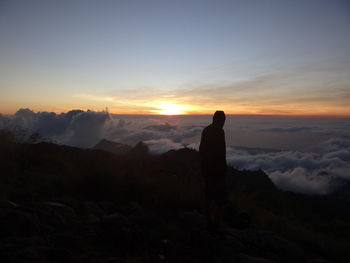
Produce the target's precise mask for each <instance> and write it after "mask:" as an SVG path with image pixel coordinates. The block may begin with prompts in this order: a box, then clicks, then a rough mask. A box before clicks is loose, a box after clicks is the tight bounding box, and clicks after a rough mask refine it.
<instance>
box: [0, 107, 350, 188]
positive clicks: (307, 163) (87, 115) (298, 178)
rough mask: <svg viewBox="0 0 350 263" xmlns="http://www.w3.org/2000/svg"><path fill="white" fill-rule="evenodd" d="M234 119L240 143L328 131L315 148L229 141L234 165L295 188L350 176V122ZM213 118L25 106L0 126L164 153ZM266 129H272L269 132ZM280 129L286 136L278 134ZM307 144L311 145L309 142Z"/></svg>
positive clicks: (193, 138) (190, 141)
mask: <svg viewBox="0 0 350 263" xmlns="http://www.w3.org/2000/svg"><path fill="white" fill-rule="evenodd" d="M230 118H231V117H228V123H227V124H228V127H227V129H228V130H227V133H226V137H227V138H228V135H229V134H230V132H231V135H232V134H235V136H236V135H237V136H238V138H237V137H235V138H234V139H235V141H237V142H240V141H241V142H242V141H243V138H245V137H247V136H248V137H247V138H246V139H254V140H255V141H257V142H258V141H259V140H261V141H262V140H265V141H268V142H269V141H272V142H274V140H276V139H275V138H284V140H286V138H287V139H288V140H290V142H288V143H289V144H295V142H296V140H298V138H299V137H300V136H299V133H298V132H303V133H307V134H308V136H309V137H310V138H311V137H315V136H314V135H315V133H322V134H327V136H326V135H324V137H322V140H321V143H319V141H317V143H318V144H317V147H314V148H317V151H316V150H315V151H314V152H303V151H300V150H299V151H291V150H276V149H265V148H252V147H243V146H239V147H238V146H236V147H233V146H230V145H229V144H228V147H227V162H228V163H229V164H230V165H232V166H234V167H238V168H240V169H248V170H257V169H262V170H264V171H265V172H266V173H267V174H268V175H269V176H270V178H271V180H272V181H273V182H274V183H275V185H276V186H277V187H279V188H280V189H283V190H288V191H293V192H301V193H310V194H327V193H329V192H331V191H333V189H335V188H336V187H337V186H338V185H339V182H341V181H343V180H350V173H349V171H350V138H349V136H346V133H348V130H349V128H350V126H349V124H348V121H346V120H336V121H335V122H334V123H335V124H334V125H329V123H328V121H327V122H325V123H324V124H322V123H320V121H316V124H315V122H313V123H310V120H309V119H300V120H295V119H287V120H286V119H281V118H267V117H264V118H256V117H254V118H253V117H245V118H243V117H237V118H235V119H232V120H230ZM208 121H210V117H208V118H204V119H203V117H196V118H192V117H191V118H189V119H186V118H184V117H181V118H180V117H179V118H166V119H165V117H156V116H141V117H137V116H126V115H124V116H122V115H118V116H116V115H110V114H109V113H108V112H105V111H101V112H96V111H82V110H72V111H69V112H67V113H61V114H56V113H53V112H33V111H31V110H30V109H20V110H19V111H17V112H16V114H15V115H14V116H11V117H7V116H3V115H0V128H10V129H14V130H21V131H25V136H27V137H29V136H30V135H31V134H32V133H34V132H39V133H40V134H41V135H42V136H44V137H46V138H50V139H51V140H53V141H55V142H57V143H60V144H66V145H71V146H77V147H82V148H89V147H91V146H93V145H95V144H96V143H97V142H98V141H99V140H101V139H108V140H112V141H115V142H119V143H124V144H129V145H131V146H133V145H135V144H136V143H138V142H140V141H144V142H145V143H146V144H147V145H148V146H149V147H150V151H151V153H154V154H159V153H163V152H166V151H168V150H171V149H179V148H182V147H184V146H186V147H189V148H193V149H197V150H198V146H199V136H200V134H201V131H202V130H203V123H207V122H208ZM230 121H231V122H230ZM230 123H231V124H230ZM229 125H232V127H233V128H232V127H231V128H230V126H229ZM308 125H310V126H308ZM230 129H231V130H230ZM242 129H243V130H242ZM237 131H238V132H237ZM266 131H270V132H273V133H272V135H271V136H270V135H269V134H268V133H266ZM249 132H250V133H249ZM288 133H290V134H288ZM249 134H250V135H249ZM281 134H282V135H283V137H278V136H277V135H281ZM239 136H240V137H239ZM249 136H251V137H249ZM252 136H253V137H252ZM259 136H260V137H259ZM269 136H270V137H269ZM293 136H294V137H293ZM331 136H333V137H331ZM309 137H308V138H309ZM302 143H304V142H302ZM270 145H271V142H270ZM303 145H304V144H303ZM303 147H304V149H306V148H307V147H306V145H304V146H303Z"/></svg>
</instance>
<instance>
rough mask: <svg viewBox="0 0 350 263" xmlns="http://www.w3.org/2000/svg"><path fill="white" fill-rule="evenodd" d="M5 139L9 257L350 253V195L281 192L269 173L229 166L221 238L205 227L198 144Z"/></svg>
mask: <svg viewBox="0 0 350 263" xmlns="http://www.w3.org/2000/svg"><path fill="white" fill-rule="evenodd" d="M0 137H1V136H0ZM0 142H1V144H0V167H1V169H2V170H1V175H0V182H1V184H0V193H1V201H0V226H1V227H0V259H1V261H2V262H5V261H6V260H7V262H28V261H31V262H32V261H33V260H34V261H40V262H51V261H52V262H61V261H62V262H63V261H72V262H113V261H114V262H119V261H120V262H135V261H137V262H144V261H147V262H158V261H168V262H242V263H245V262H325V261H320V260H321V258H323V259H324V258H328V259H330V260H332V261H334V262H348V261H349V259H350V257H349V256H348V253H347V252H348V249H347V248H348V247H349V246H350V245H349V239H350V223H349V222H350V216H349V212H348V211H349V209H348V207H349V203H348V202H347V201H346V200H341V199H339V198H338V199H334V198H332V197H315V196H305V195H298V194H293V193H290V192H282V191H279V190H278V189H276V187H275V186H274V185H273V183H272V182H271V180H270V179H269V177H268V176H267V175H266V174H265V173H264V172H262V171H239V170H236V169H233V168H229V171H228V189H229V193H230V199H231V201H232V204H231V205H230V206H228V207H227V209H226V210H227V211H226V212H225V224H226V227H225V231H224V237H222V238H219V239H218V238H216V237H212V236H209V235H208V234H207V233H206V231H205V228H204V222H205V220H204V217H203V215H202V211H203V201H202V189H203V185H202V183H203V182H202V178H201V175H200V170H199V154H198V152H196V151H194V150H191V149H181V150H177V151H175V150H174V151H169V152H167V153H164V154H161V155H156V156H152V155H149V154H148V149H147V146H146V145H144V144H142V143H141V144H139V145H138V146H136V147H135V148H134V149H136V150H135V152H134V153H136V154H132V155H130V154H125V155H115V154H112V153H109V152H105V151H102V150H83V149H78V148H74V147H68V146H62V145H56V144H50V143H38V144H23V143H16V142H14V141H13V138H10V137H8V138H0ZM242 211H246V212H244V213H243V212H242ZM290 240H292V241H290ZM316 259H317V260H318V261H316ZM4 260H5V261H4Z"/></svg>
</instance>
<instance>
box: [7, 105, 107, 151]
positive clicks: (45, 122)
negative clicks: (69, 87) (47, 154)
mask: <svg viewBox="0 0 350 263" xmlns="http://www.w3.org/2000/svg"><path fill="white" fill-rule="evenodd" d="M110 122H111V117H110V115H109V114H108V113H107V112H103V111H102V112H95V111H89V110H88V111H82V110H72V111H69V112H67V113H61V114H56V113H54V112H37V113H35V112H33V111H31V110H30V109H20V110H18V111H17V112H16V114H15V115H14V116H13V118H12V119H10V121H8V122H7V123H6V124H3V125H2V128H9V129H14V130H18V129H20V130H22V131H23V132H24V137H29V136H30V135H31V134H33V133H39V134H41V135H42V136H43V137H46V138H50V139H52V140H53V141H56V142H58V143H62V144H68V145H71V146H78V147H90V146H92V145H94V144H95V143H97V142H98V140H100V138H101V137H103V136H104V133H105V132H106V131H107V130H108V129H107V128H108V125H109V124H110Z"/></svg>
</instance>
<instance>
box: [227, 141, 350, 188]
mask: <svg viewBox="0 0 350 263" xmlns="http://www.w3.org/2000/svg"><path fill="white" fill-rule="evenodd" d="M320 148H321V149H322V151H321V152H320V153H312V152H300V151H270V150H267V151H266V152H264V151H263V149H262V150H261V151H260V152H255V153H254V152H253V153H252V151H249V148H247V149H244V147H239V148H237V149H236V148H235V147H229V148H228V152H227V156H228V157H227V159H228V162H229V163H230V164H231V165H232V166H234V167H239V168H244V169H248V170H258V169H262V170H264V171H265V172H266V173H267V174H268V175H269V176H270V178H271V180H272V181H273V182H274V183H275V185H276V186H277V187H279V188H280V189H283V190H288V191H293V192H300V193H309V194H327V193H330V192H331V191H333V190H334V189H335V188H336V187H337V186H338V185H339V180H350V174H349V171H350V140H348V139H341V138H332V139H329V140H327V141H326V142H324V143H322V144H321V145H320Z"/></svg>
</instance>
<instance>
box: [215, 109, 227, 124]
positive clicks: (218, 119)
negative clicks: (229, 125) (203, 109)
mask: <svg viewBox="0 0 350 263" xmlns="http://www.w3.org/2000/svg"><path fill="white" fill-rule="evenodd" d="M225 119H226V117H225V113H224V112H223V111H221V110H217V111H216V112H215V113H214V116H213V124H214V125H215V126H217V127H220V128H222V127H224V124H225Z"/></svg>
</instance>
